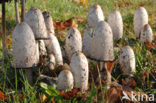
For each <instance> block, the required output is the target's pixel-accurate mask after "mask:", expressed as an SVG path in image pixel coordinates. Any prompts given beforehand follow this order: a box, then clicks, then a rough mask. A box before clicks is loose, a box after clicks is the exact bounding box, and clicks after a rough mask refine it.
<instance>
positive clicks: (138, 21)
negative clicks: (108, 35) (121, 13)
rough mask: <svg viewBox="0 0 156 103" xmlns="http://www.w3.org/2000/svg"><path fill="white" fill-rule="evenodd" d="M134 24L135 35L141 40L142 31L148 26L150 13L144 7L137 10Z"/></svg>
mask: <svg viewBox="0 0 156 103" xmlns="http://www.w3.org/2000/svg"><path fill="white" fill-rule="evenodd" d="M133 24H134V32H135V35H136V37H137V38H139V37H140V34H141V29H142V28H143V27H144V25H145V24H148V13H147V11H146V9H145V8H144V7H139V8H137V9H136V11H135V14H134V21H133Z"/></svg>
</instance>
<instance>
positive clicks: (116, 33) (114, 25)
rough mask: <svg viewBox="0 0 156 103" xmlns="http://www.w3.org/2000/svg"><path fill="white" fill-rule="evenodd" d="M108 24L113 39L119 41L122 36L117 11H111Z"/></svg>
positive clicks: (120, 22) (119, 15)
mask: <svg viewBox="0 0 156 103" xmlns="http://www.w3.org/2000/svg"><path fill="white" fill-rule="evenodd" d="M108 24H109V25H110V27H111V29H112V32H113V39H114V40H119V39H120V38H122V35H123V21H122V16H121V14H120V12H119V11H118V10H113V11H112V12H111V13H110V14H109V16H108Z"/></svg>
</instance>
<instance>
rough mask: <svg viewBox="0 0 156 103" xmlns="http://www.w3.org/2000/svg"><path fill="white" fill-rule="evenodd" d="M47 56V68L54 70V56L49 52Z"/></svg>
mask: <svg viewBox="0 0 156 103" xmlns="http://www.w3.org/2000/svg"><path fill="white" fill-rule="evenodd" d="M48 58H49V65H48V66H49V69H50V70H54V69H55V65H56V61H55V57H54V55H53V54H52V53H51V54H49V55H48Z"/></svg>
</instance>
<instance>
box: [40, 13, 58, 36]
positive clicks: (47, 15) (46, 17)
mask: <svg viewBox="0 0 156 103" xmlns="http://www.w3.org/2000/svg"><path fill="white" fill-rule="evenodd" d="M42 14H43V17H44V21H45V25H46V27H47V32H48V33H52V34H54V33H55V32H54V25H53V19H52V17H51V15H50V13H49V12H47V11H44V12H43V13H42Z"/></svg>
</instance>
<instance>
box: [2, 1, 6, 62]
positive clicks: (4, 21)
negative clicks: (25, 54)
mask: <svg viewBox="0 0 156 103" xmlns="http://www.w3.org/2000/svg"><path fill="white" fill-rule="evenodd" d="M2 44H3V61H4V63H5V62H6V60H7V47H6V19H5V0H2Z"/></svg>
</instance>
